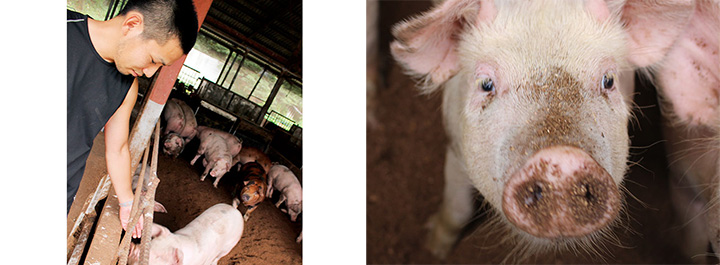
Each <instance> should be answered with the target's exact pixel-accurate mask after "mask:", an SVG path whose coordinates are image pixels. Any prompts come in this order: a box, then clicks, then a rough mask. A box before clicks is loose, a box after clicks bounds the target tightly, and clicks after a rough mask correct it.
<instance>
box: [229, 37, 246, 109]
mask: <svg viewBox="0 0 720 265" xmlns="http://www.w3.org/2000/svg"><path fill="white" fill-rule="evenodd" d="M248 50H249V49H248V48H245V53H243V58H242V59H240V63H239V64H238V69H237V71H235V75H233V79H232V80H230V85H229V86H228V89H229V90H232V85H233V83H235V78H236V77H237V76H238V74H239V73H240V69H242V66H243V64H244V63H245V58H247V53H248ZM231 100H232V99H231Z"/></svg>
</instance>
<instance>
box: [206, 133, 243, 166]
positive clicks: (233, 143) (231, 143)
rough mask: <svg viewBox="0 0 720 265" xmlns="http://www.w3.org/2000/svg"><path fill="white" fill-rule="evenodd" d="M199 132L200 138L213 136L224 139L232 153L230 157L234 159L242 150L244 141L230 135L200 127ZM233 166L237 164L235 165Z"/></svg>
mask: <svg viewBox="0 0 720 265" xmlns="http://www.w3.org/2000/svg"><path fill="white" fill-rule="evenodd" d="M197 132H198V137H200V138H205V137H207V136H209V135H212V134H214V135H217V136H220V137H222V138H223V139H224V140H225V143H226V144H227V146H228V152H230V155H231V156H233V157H234V156H236V155H237V154H238V153H240V150H241V149H242V140H240V138H238V137H237V136H235V135H232V134H230V133H227V132H223V131H221V130H218V129H215V128H210V127H206V126H198V127H197ZM233 165H235V164H234V163H233Z"/></svg>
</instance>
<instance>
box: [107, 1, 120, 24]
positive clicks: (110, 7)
mask: <svg viewBox="0 0 720 265" xmlns="http://www.w3.org/2000/svg"><path fill="white" fill-rule="evenodd" d="M117 1H119V0H112V2H111V3H110V5H109V6H108V9H107V12H105V20H108V19H110V14H112V13H113V12H115V11H113V9H114V8H115V5H116V4H117Z"/></svg>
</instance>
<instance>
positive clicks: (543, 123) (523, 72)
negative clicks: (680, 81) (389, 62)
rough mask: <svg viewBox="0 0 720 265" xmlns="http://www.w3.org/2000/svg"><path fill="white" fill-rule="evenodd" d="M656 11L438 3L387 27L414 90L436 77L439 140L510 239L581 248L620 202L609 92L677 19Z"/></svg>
mask: <svg viewBox="0 0 720 265" xmlns="http://www.w3.org/2000/svg"><path fill="white" fill-rule="evenodd" d="M548 2H549V3H548ZM668 6H672V5H668ZM668 6H663V8H666V9H672V8H669V7H668ZM677 7H678V8H679V9H681V8H686V6H684V5H683V4H680V5H679V6H677ZM666 11H667V10H664V9H659V8H654V7H653V6H649V7H648V6H643V3H641V2H638V1H635V2H633V3H624V2H621V1H608V3H606V2H603V1H594V0H588V1H575V0H572V1H497V2H493V1H446V2H444V3H443V4H441V5H439V6H437V7H435V8H434V9H433V10H431V11H429V12H427V13H425V14H423V15H421V16H419V17H416V18H414V19H412V20H410V21H407V22H403V23H401V24H399V25H397V26H396V27H395V28H394V29H393V34H394V35H395V37H396V38H397V40H396V41H395V42H393V43H392V45H391V51H392V53H393V56H394V57H395V58H396V60H398V61H399V62H400V63H401V64H402V65H403V66H404V67H405V68H406V69H407V70H408V71H409V72H410V73H411V74H413V75H414V76H415V77H417V78H419V79H420V80H421V85H422V87H421V89H422V90H423V92H425V93H430V92H433V91H435V90H437V89H438V88H439V87H440V86H441V85H444V94H445V95H444V100H443V105H444V106H443V110H444V116H445V123H446V127H447V132H448V134H449V136H450V139H451V143H450V149H451V150H452V151H453V152H454V153H455V154H456V155H457V156H459V159H460V160H461V161H462V164H464V165H465V167H464V168H463V170H464V171H465V172H466V173H467V174H468V175H469V177H470V181H471V182H472V185H473V186H474V187H475V188H476V189H477V190H478V191H479V192H480V193H481V194H482V195H483V196H484V198H485V200H486V202H487V203H489V204H490V205H491V206H492V207H493V208H494V209H495V210H496V211H498V213H500V214H499V216H500V218H501V219H502V220H504V221H506V222H505V223H510V224H512V225H511V226H510V227H511V230H512V231H514V232H516V235H518V236H519V238H520V239H524V242H528V243H535V244H541V245H544V246H548V245H549V246H552V245H555V246H559V245H564V246H567V244H568V243H570V244H572V243H576V242H577V243H580V244H583V245H591V244H588V241H587V240H594V239H596V238H598V237H599V235H602V234H603V233H604V232H605V231H608V230H609V227H610V226H611V224H612V223H613V222H614V221H615V220H616V219H617V215H618V213H619V211H620V210H621V208H622V196H621V194H620V192H619V190H620V187H621V183H622V180H623V176H624V174H625V171H626V169H627V163H626V162H627V157H628V148H629V147H628V146H629V138H628V133H627V122H628V119H629V116H630V110H629V107H628V106H627V104H626V103H625V99H624V98H623V94H622V93H621V91H620V90H621V89H632V88H622V87H619V85H618V83H619V82H618V80H617V78H618V74H619V73H620V72H621V71H624V70H632V69H633V67H636V66H647V65H649V64H650V63H652V62H655V61H657V60H658V59H660V58H661V57H662V56H663V54H664V51H665V50H666V49H667V47H668V46H669V45H670V44H672V40H671V38H669V37H668V38H661V37H662V36H668V35H673V34H677V33H678V30H679V28H673V27H671V25H674V24H673V23H675V22H673V19H676V18H677V17H681V16H680V15H678V16H677V17H674V16H670V15H668V14H666V13H663V12H666ZM642 12H644V13H642ZM673 14H674V13H673ZM680 14H684V13H682V12H680ZM668 17H669V18H668ZM664 19H669V20H670V21H666V20H664ZM671 22H672V23H671ZM656 36H660V37H658V38H659V39H653V37H656ZM668 39H670V40H668Z"/></svg>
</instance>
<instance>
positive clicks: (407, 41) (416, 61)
mask: <svg viewBox="0 0 720 265" xmlns="http://www.w3.org/2000/svg"><path fill="white" fill-rule="evenodd" d="M495 13H496V12H495V7H494V6H493V4H492V3H491V1H480V2H478V1H467V0H462V1H445V2H444V3H442V4H441V5H438V6H436V7H434V8H433V9H432V10H430V11H428V12H426V13H423V14H422V15H420V16H418V17H415V18H412V19H410V20H408V21H405V22H402V23H399V24H397V25H395V27H394V28H393V30H392V33H393V36H395V39H396V40H395V41H393V42H392V43H391V44H390V51H391V52H392V55H393V57H395V60H397V61H398V62H400V64H401V65H402V66H403V67H404V68H405V69H407V70H409V72H410V73H411V74H412V75H414V76H415V77H417V78H421V79H422V83H423V86H422V89H423V90H424V91H423V92H426V93H430V92H433V91H434V90H435V89H436V88H437V87H438V86H439V85H440V84H442V83H443V82H445V81H446V80H447V79H448V78H450V77H452V76H453V75H455V74H456V73H457V71H458V68H459V66H458V56H457V51H456V49H457V44H458V41H459V39H458V38H459V35H460V33H461V32H462V31H463V30H465V29H466V27H468V26H471V25H472V24H475V23H478V22H481V21H490V20H492V19H494V17H495Z"/></svg>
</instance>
